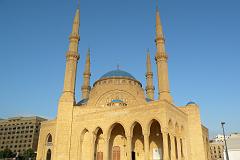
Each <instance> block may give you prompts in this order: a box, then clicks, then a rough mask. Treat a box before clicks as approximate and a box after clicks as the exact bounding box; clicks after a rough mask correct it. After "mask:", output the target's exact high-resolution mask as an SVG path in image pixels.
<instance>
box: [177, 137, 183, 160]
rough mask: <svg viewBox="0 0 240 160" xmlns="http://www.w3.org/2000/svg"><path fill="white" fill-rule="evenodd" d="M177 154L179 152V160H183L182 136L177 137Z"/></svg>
mask: <svg viewBox="0 0 240 160" xmlns="http://www.w3.org/2000/svg"><path fill="white" fill-rule="evenodd" d="M177 154H178V160H181V159H182V155H181V144H180V137H177Z"/></svg>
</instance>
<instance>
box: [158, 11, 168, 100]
mask: <svg viewBox="0 0 240 160" xmlns="http://www.w3.org/2000/svg"><path fill="white" fill-rule="evenodd" d="M155 42H156V47H157V52H156V55H155V60H156V64H157V73H158V75H157V76H158V96H159V97H158V99H159V100H167V101H169V102H172V97H171V95H170V89H169V80H168V63H167V61H168V56H167V53H166V51H165V39H164V35H163V30H162V24H161V20H160V13H159V10H158V7H157V10H156V39H155Z"/></svg>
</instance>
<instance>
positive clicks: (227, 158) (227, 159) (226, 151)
mask: <svg viewBox="0 0 240 160" xmlns="http://www.w3.org/2000/svg"><path fill="white" fill-rule="evenodd" d="M224 124H225V122H221V125H222V129H223V138H224V143H225V153H226V160H229V156H228V149H227V142H226V136H225V131H224Z"/></svg>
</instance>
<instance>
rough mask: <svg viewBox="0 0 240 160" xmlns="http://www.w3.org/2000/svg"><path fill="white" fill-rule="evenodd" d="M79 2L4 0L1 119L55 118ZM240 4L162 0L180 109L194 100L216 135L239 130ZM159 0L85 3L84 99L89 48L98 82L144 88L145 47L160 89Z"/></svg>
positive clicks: (0, 11) (233, 0)
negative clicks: (114, 75) (123, 77)
mask: <svg viewBox="0 0 240 160" xmlns="http://www.w3.org/2000/svg"><path fill="white" fill-rule="evenodd" d="M76 6H77V1H73V0H61V1H59V0H51V1H50V0H41V1H37V0H22V1H17V0H0V54H1V58H0V97H1V99H0V117H1V118H7V117H10V116H18V115H24V116H26V115H39V116H44V117H47V118H54V117H55V115H56V111H57V103H58V98H59V96H60V94H61V91H62V87H63V78H64V70H65V53H66V51H67V48H68V36H69V33H70V32H71V27H72V20H73V16H74V14H75V10H76ZM239 6H240V1H239V0H228V1H226V0H198V1H193V0H183V1H179V0H176V1H169V0H161V1H159V9H160V13H161V19H162V23H163V27H164V33H165V37H166V47H167V52H168V54H169V78H170V87H171V91H172V96H173V98H174V102H175V104H176V105H185V104H186V103H187V102H188V101H190V100H191V101H195V102H196V103H198V104H199V106H200V109H201V118H202V122H203V124H204V125H206V126H207V127H208V128H209V130H210V133H211V135H213V134H216V133H220V132H221V128H220V121H226V129H227V131H228V132H235V131H240V123H239V122H240V115H239V114H240V103H239V99H240V85H239V83H240V71H239V69H240V63H239V61H240V10H239ZM155 7H156V5H155V1H154V0H141V1H139V0H121V1H120V0H101V1H100V0H91V1H89V0H81V29H80V30H81V31H80V34H81V41H80V48H79V52H80V56H81V59H80V61H79V64H78V73H77V86H76V93H77V95H76V96H77V99H78V100H79V99H80V98H79V97H80V87H81V84H82V73H83V67H84V61H85V57H86V52H87V48H88V47H90V48H91V52H92V53H91V64H92V66H91V67H92V79H91V84H92V83H93V82H94V81H96V80H97V79H98V78H99V77H100V76H101V75H103V74H104V73H105V72H107V71H110V70H112V69H116V65H117V64H119V65H120V68H121V69H122V70H126V71H128V72H130V73H131V74H132V75H133V76H135V77H136V78H137V79H138V80H139V81H140V82H142V84H143V85H144V86H145V76H144V75H145V72H146V68H145V61H146V48H149V49H150V52H151V57H152V66H153V70H154V76H155V77H154V79H155V86H157V82H156V65H155V61H154V54H155V43H154V34H155Z"/></svg>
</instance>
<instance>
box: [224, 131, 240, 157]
mask: <svg viewBox="0 0 240 160" xmlns="http://www.w3.org/2000/svg"><path fill="white" fill-rule="evenodd" d="M227 147H228V155H229V159H230V160H240V133H234V134H231V135H230V136H229V138H228V139H227ZM225 154H226V152H225V151H224V159H226V155H225Z"/></svg>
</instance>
